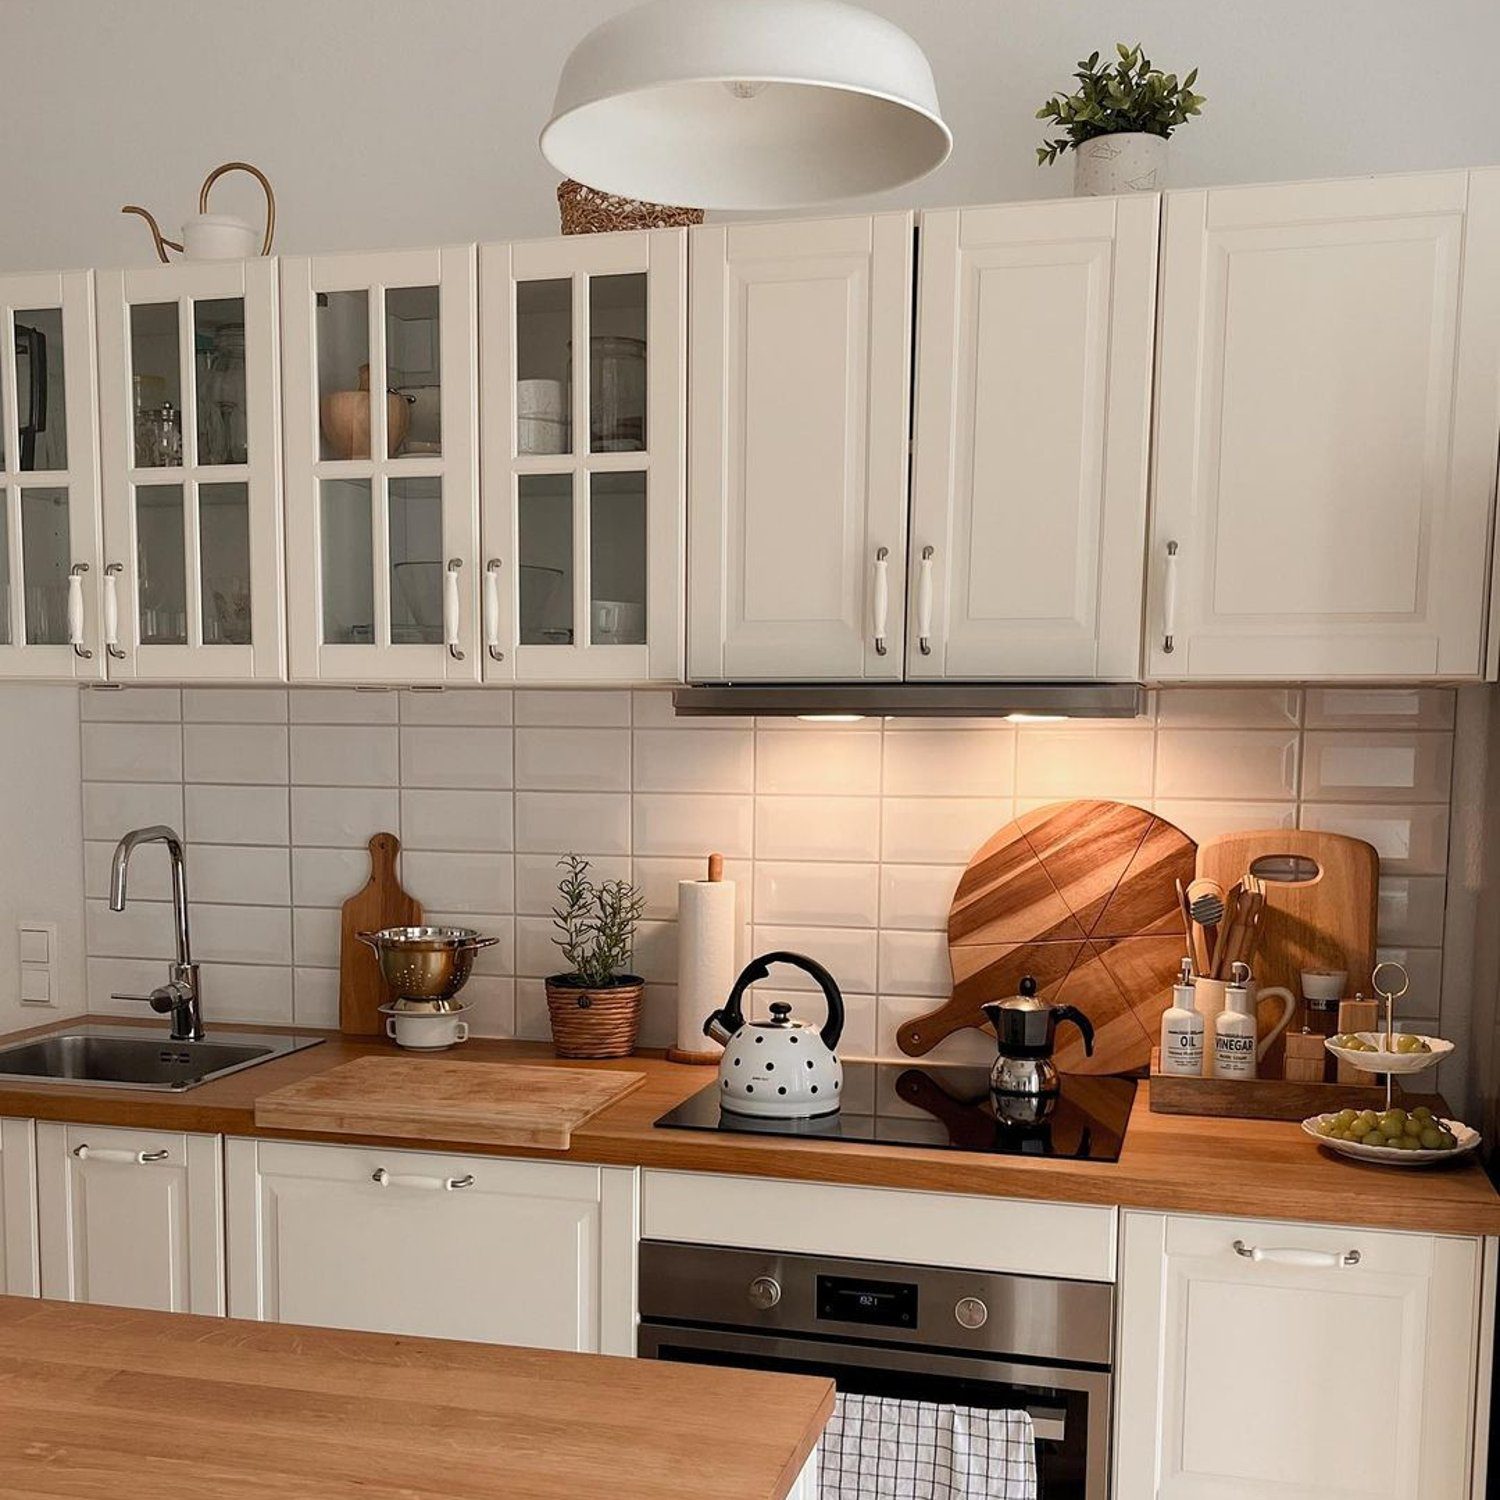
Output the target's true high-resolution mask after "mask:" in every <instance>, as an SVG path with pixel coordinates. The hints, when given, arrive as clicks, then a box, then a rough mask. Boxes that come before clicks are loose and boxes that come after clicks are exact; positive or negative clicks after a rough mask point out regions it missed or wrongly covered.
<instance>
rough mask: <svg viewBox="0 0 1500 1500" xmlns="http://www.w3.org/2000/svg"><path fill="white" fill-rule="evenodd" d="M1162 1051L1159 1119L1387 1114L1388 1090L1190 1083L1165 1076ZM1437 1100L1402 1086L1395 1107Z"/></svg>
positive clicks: (1154, 1108) (1260, 1081)
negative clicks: (1349, 1111)
mask: <svg viewBox="0 0 1500 1500" xmlns="http://www.w3.org/2000/svg"><path fill="white" fill-rule="evenodd" d="M1158 1062H1159V1057H1158V1055H1157V1051H1153V1052H1152V1054H1151V1112H1152V1114H1157V1115H1216V1116H1219V1117H1221V1118H1226V1119H1236V1120H1305V1119H1307V1118H1308V1117H1309V1116H1311V1115H1321V1114H1324V1113H1326V1112H1327V1111H1329V1110H1335V1109H1376V1110H1380V1109H1384V1108H1385V1085H1384V1084H1383V1083H1382V1084H1357V1083H1356V1084H1349V1083H1289V1082H1287V1080H1286V1079H1284V1078H1244V1079H1240V1080H1238V1081H1231V1080H1229V1079H1223V1078H1184V1077H1181V1076H1179V1075H1177V1074H1175V1073H1159V1072H1158V1071H1157V1065H1158ZM1433 1097H1434V1096H1432V1095H1426V1094H1424V1095H1421V1096H1420V1097H1418V1096H1413V1095H1408V1094H1406V1093H1404V1092H1403V1090H1402V1088H1401V1085H1400V1083H1399V1082H1398V1083H1397V1084H1396V1086H1395V1087H1394V1088H1393V1089H1392V1091H1391V1102H1392V1103H1393V1104H1396V1105H1399V1106H1400V1107H1401V1108H1403V1109H1405V1108H1408V1107H1410V1106H1412V1105H1415V1104H1419V1103H1423V1102H1428V1103H1430V1102H1431V1099H1432V1098H1433Z"/></svg>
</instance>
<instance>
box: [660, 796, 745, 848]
mask: <svg viewBox="0 0 1500 1500" xmlns="http://www.w3.org/2000/svg"><path fill="white" fill-rule="evenodd" d="M631 816H632V835H631V836H632V839H633V847H634V849H635V852H636V853H637V854H698V855H702V856H703V857H705V858H706V857H707V856H708V855H709V854H712V853H715V852H717V853H720V854H724V855H729V856H736V857H744V856H747V855H749V854H750V852H751V850H752V848H753V845H754V837H755V833H754V830H755V807H754V799H753V798H751V797H739V796H728V795H725V796H717V797H715V796H697V795H693V794H689V793H666V792H663V793H652V792H643V793H640V794H638V795H637V796H636V797H634V798H633V799H632V810H631Z"/></svg>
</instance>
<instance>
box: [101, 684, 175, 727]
mask: <svg viewBox="0 0 1500 1500" xmlns="http://www.w3.org/2000/svg"><path fill="white" fill-rule="evenodd" d="M78 717H79V718H80V719H81V720H82V721H83V722H84V723H85V724H88V723H96V724H124V723H135V724H167V723H175V722H176V721H177V720H179V719H180V718H181V717H182V691H181V689H180V688H174V687H123V688H115V687H108V688H84V689H83V690H82V691H81V692H80V694H79V698H78Z"/></svg>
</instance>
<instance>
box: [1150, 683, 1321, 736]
mask: <svg viewBox="0 0 1500 1500" xmlns="http://www.w3.org/2000/svg"><path fill="white" fill-rule="evenodd" d="M1301 717H1302V693H1301V690H1300V689H1298V688H1282V687H1265V688H1158V689H1157V692H1156V721H1157V723H1158V724H1160V725H1161V726H1162V727H1163V728H1165V729H1295V728H1296V727H1297V724H1298V722H1299V721H1300V719H1301Z"/></svg>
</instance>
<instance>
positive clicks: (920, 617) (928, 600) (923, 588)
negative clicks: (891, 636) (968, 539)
mask: <svg viewBox="0 0 1500 1500" xmlns="http://www.w3.org/2000/svg"><path fill="white" fill-rule="evenodd" d="M936 550H937V549H936V548H933V547H923V548H922V564H921V566H920V567H919V568H918V569H917V650H918V651H920V652H921V653H922V655H923V656H931V655H932V559H933V556H934V554H935V552H936Z"/></svg>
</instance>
